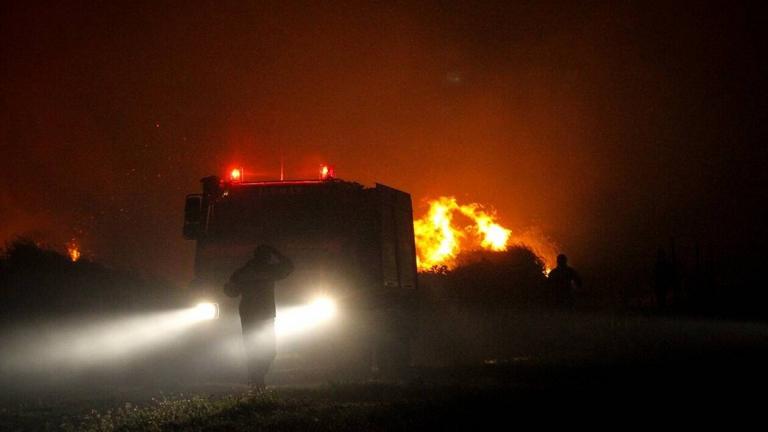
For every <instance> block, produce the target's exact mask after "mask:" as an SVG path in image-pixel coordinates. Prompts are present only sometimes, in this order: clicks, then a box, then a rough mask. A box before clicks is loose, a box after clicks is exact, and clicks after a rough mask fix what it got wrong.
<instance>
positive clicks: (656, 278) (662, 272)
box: [653, 248, 677, 309]
mask: <svg viewBox="0 0 768 432" xmlns="http://www.w3.org/2000/svg"><path fill="white" fill-rule="evenodd" d="M653 291H654V294H655V295H656V306H657V307H658V308H659V309H664V308H666V307H667V296H668V295H669V292H670V291H674V292H676V291H677V268H676V267H675V263H674V261H672V260H671V259H670V258H669V257H668V256H667V252H666V251H665V250H664V249H663V248H659V252H658V253H657V254H656V264H655V265H654V267H653Z"/></svg>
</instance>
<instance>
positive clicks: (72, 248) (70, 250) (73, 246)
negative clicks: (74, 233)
mask: <svg viewBox="0 0 768 432" xmlns="http://www.w3.org/2000/svg"><path fill="white" fill-rule="evenodd" d="M67 255H69V259H70V260H72V262H77V260H79V259H80V255H81V254H80V247H79V246H78V245H77V241H76V240H75V239H72V240H70V241H69V242H68V243H67Z"/></svg>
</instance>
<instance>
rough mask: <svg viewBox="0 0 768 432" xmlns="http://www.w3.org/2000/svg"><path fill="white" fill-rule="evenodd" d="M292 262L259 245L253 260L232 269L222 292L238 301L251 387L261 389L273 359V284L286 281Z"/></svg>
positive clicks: (266, 246)
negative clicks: (238, 299) (237, 298)
mask: <svg viewBox="0 0 768 432" xmlns="http://www.w3.org/2000/svg"><path fill="white" fill-rule="evenodd" d="M292 271H293V263H291V260H290V259H288V258H287V257H286V256H284V255H283V254H281V253H280V252H278V251H277V250H276V249H275V248H273V247H271V246H268V245H260V246H258V247H257V248H256V250H255V251H254V252H253V258H251V260H249V261H248V262H247V263H246V264H245V265H244V266H243V267H241V268H240V269H238V270H236V271H235V272H234V273H233V274H232V277H231V278H230V279H229V282H227V283H226V284H225V285H224V292H225V294H227V295H228V296H230V297H237V296H242V297H241V299H240V323H241V325H242V328H243V341H244V345H245V351H246V356H247V357H248V359H247V360H248V374H249V380H250V383H251V385H253V386H256V387H258V388H263V387H264V377H265V376H266V375H267V372H269V368H270V366H271V365H272V361H273V360H274V359H275V355H276V349H275V281H277V280H280V279H284V278H286V277H287V276H288V275H289V274H291V272H292Z"/></svg>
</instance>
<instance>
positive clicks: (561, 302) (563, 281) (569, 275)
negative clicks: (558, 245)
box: [547, 254, 581, 309]
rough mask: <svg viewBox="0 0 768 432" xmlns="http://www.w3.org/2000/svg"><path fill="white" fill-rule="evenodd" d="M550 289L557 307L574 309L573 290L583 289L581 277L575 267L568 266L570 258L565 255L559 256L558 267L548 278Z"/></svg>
mask: <svg viewBox="0 0 768 432" xmlns="http://www.w3.org/2000/svg"><path fill="white" fill-rule="evenodd" d="M547 282H548V284H549V287H550V290H549V291H550V295H551V296H552V302H553V304H554V305H555V306H557V307H561V308H565V309H573V307H574V303H575V302H574V298H573V288H574V286H575V287H577V288H580V287H581V277H580V276H579V273H578V272H576V270H574V269H573V267H569V266H568V257H567V256H565V255H564V254H560V255H558V256H557V267H555V268H554V269H552V271H550V272H549V275H548V276H547Z"/></svg>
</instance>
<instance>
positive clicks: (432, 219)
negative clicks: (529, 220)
mask: <svg viewBox="0 0 768 432" xmlns="http://www.w3.org/2000/svg"><path fill="white" fill-rule="evenodd" d="M455 216H458V217H459V218H461V219H463V222H464V223H461V221H457V220H456V219H455ZM413 228H414V234H415V237H416V253H417V256H416V263H417V266H418V268H419V270H421V271H424V270H429V269H432V268H434V267H436V266H445V267H447V268H448V269H451V268H453V267H455V266H456V258H457V256H458V255H459V253H460V252H462V250H464V251H467V250H478V249H484V250H492V251H504V250H507V248H508V247H509V246H510V245H512V244H520V245H524V246H527V247H529V248H530V249H531V250H532V251H533V252H534V253H535V254H536V255H538V256H539V257H540V258H541V259H542V261H544V264H545V267H546V268H547V270H548V269H549V268H550V266H551V265H552V263H553V262H554V257H555V255H556V253H557V249H556V247H555V246H554V244H553V243H552V242H550V241H549V240H547V239H546V237H544V236H543V235H542V234H541V233H540V232H538V231H532V230H529V231H526V232H524V233H522V234H521V235H515V236H513V235H512V231H511V230H510V229H507V228H505V227H503V226H501V225H500V224H499V223H498V221H497V218H496V215H495V214H494V213H493V212H489V211H486V210H485V208H484V207H483V206H482V205H480V204H476V203H471V204H465V205H462V204H459V203H458V202H457V201H456V198H454V197H440V198H437V199H435V200H432V201H430V202H429V210H428V211H427V214H426V215H424V217H422V218H421V219H417V220H415V221H414V223H413Z"/></svg>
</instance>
